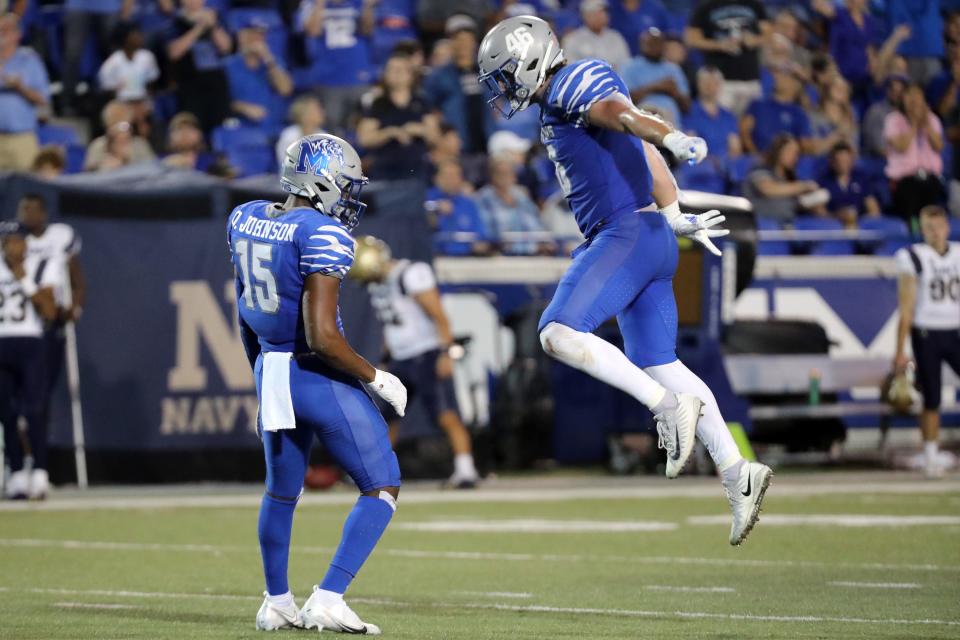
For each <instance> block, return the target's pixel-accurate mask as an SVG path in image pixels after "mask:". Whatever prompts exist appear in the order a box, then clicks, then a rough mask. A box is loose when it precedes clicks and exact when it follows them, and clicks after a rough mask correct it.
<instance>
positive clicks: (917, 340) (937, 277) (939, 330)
mask: <svg viewBox="0 0 960 640" xmlns="http://www.w3.org/2000/svg"><path fill="white" fill-rule="evenodd" d="M920 230H921V232H922V233H923V242H922V243H917V244H914V245H911V246H910V247H907V248H904V249H900V250H899V251H897V254H896V260H897V269H898V271H899V273H900V277H899V279H898V282H897V291H898V297H899V306H900V325H899V327H898V330H897V354H896V357H895V359H894V366H895V368H896V370H897V372H898V373H899V372H902V371H903V370H904V369H906V367H907V366H908V365H909V363H910V358H909V356H907V353H906V345H907V336H910V343H911V346H912V348H913V358H914V360H916V364H917V381H918V382H919V383H920V391H921V393H922V394H923V412H922V413H921V414H920V431H921V432H922V434H923V441H924V457H925V459H926V473H927V475H928V476H929V477H939V476H941V475H942V474H943V469H942V468H941V467H940V464H939V463H938V454H939V445H938V441H939V438H940V386H941V381H940V378H941V372H942V369H943V363H944V362H946V363H947V364H949V365H950V367H951V368H952V369H953V370H954V371H955V372H956V373H958V374H960V243H957V242H949V237H950V223H949V221H948V218H947V212H946V211H944V209H943V207H939V206H936V205H931V206H928V207H924V208H923V209H921V210H920Z"/></svg>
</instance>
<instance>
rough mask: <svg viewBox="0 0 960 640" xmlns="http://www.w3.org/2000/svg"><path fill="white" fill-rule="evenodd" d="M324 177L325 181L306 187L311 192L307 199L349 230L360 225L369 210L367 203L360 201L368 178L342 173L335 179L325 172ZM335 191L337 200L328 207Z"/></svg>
mask: <svg viewBox="0 0 960 640" xmlns="http://www.w3.org/2000/svg"><path fill="white" fill-rule="evenodd" d="M322 177H323V180H318V181H316V182H313V183H308V184H307V185H306V186H307V190H308V191H309V192H310V193H309V195H308V196H307V199H309V200H310V204H312V205H313V207H314V208H315V209H317V210H318V211H320V212H321V213H325V214H327V215H328V216H330V217H332V218H335V219H336V220H338V221H339V222H340V223H341V224H343V226H345V227H346V228H347V229H349V230H352V229H353V228H354V227H356V226H357V224H359V222H360V216H362V215H363V212H364V211H366V209H367V205H366V203H364V202H361V201H360V192H361V191H362V190H363V186H364V185H365V184H367V182H369V180H368V179H367V177H366V176H361V177H359V178H351V177H350V176H347V175H344V174H342V173H341V174H340V175H338V176H337V178H336V179H334V178H332V177H331V176H330V173H329V172H328V171H325V170H324V171H323V172H322ZM334 190H336V192H337V194H338V196H337V200H336V201H334V202H333V203H332V204H330V205H327V204H326V203H327V202H329V201H330V199H331V196H332V195H333V192H334Z"/></svg>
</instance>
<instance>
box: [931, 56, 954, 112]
mask: <svg viewBox="0 0 960 640" xmlns="http://www.w3.org/2000/svg"><path fill="white" fill-rule="evenodd" d="M947 61H948V62H949V67H948V68H947V69H944V70H943V71H942V72H941V73H940V74H938V75H937V77H935V78H934V79H933V80H931V81H930V84H929V85H927V99H928V100H929V101H930V105H931V106H932V107H933V109H934V110H935V111H936V112H937V115H939V116H940V117H941V118H943V119H946V118H948V117H949V116H950V114H951V112H952V111H953V110H954V108H955V107H956V106H957V105H958V98H960V45H957V46H951V47H950V48H949V49H947Z"/></svg>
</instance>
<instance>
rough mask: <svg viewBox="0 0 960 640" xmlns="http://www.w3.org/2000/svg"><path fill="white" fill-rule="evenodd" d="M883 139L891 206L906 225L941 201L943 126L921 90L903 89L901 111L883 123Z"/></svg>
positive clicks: (912, 85) (893, 113)
mask: <svg viewBox="0 0 960 640" xmlns="http://www.w3.org/2000/svg"><path fill="white" fill-rule="evenodd" d="M883 136H884V139H885V140H886V143H887V147H886V149H887V169H886V173H887V177H888V178H890V183H891V187H890V191H891V193H892V195H893V205H894V208H895V209H896V212H897V213H898V214H899V215H901V216H903V217H904V218H906V220H907V221H908V222H910V221H913V220H915V219H916V217H917V215H918V214H919V213H920V209H922V208H924V207H925V206H927V205H930V204H940V203H941V202H942V201H943V199H944V189H943V182H942V178H941V176H942V173H943V158H942V157H941V156H940V152H941V151H943V125H942V124H941V123H940V118H938V117H937V115H936V114H935V113H933V111H931V109H930V107H929V106H928V105H927V100H926V98H925V97H924V95H923V87H921V86H920V85H919V84H916V83H914V84H910V85H908V86H907V88H906V89H904V92H903V104H902V106H901V108H900V109H899V110H897V111H893V112H892V113H890V114H889V115H887V117H886V120H884V124H883Z"/></svg>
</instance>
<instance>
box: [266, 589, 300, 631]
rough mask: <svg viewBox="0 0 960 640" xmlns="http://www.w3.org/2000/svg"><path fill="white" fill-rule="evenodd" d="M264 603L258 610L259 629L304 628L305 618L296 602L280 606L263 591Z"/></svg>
mask: <svg viewBox="0 0 960 640" xmlns="http://www.w3.org/2000/svg"><path fill="white" fill-rule="evenodd" d="M263 595H264V598H263V604H262V605H260V611H258V612H257V631H276V630H277V629H292V628H296V629H302V628H303V620H301V618H300V609H299V608H298V607H297V603H296V602H292V603H291V604H290V605H288V606H286V607H278V606H277V605H275V604H272V603H271V602H270V600H269V598H267V597H266V596H267V592H266V591H264V592H263Z"/></svg>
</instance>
